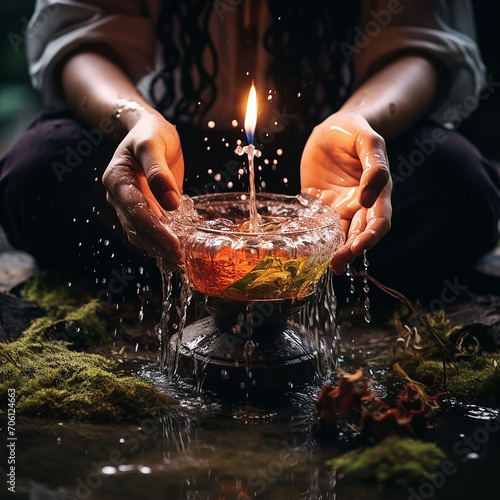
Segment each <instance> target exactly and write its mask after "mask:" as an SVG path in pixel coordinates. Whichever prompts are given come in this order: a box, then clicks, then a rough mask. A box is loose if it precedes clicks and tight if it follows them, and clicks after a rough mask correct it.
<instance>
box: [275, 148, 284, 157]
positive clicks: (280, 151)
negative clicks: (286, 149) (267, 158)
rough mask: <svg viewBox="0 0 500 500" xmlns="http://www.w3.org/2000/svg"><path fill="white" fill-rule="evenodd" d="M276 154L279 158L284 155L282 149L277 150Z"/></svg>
mask: <svg viewBox="0 0 500 500" xmlns="http://www.w3.org/2000/svg"><path fill="white" fill-rule="evenodd" d="M276 154H277V155H278V156H281V155H282V154H283V150H282V149H281V148H280V149H277V150H276Z"/></svg>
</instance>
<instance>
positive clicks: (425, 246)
mask: <svg viewBox="0 0 500 500" xmlns="http://www.w3.org/2000/svg"><path fill="white" fill-rule="evenodd" d="M472 19H473V18H472V11H471V6H470V4H469V2H467V1H463V0H461V1H453V2H452V1H445V0H440V1H430V0H420V1H413V2H410V1H404V0H400V1H398V0H374V1H368V0H363V1H360V2H341V1H329V2H326V1H321V0H314V1H312V2H307V4H306V3H303V2H295V1H292V2H286V4H285V3H283V2H278V1H276V0H269V1H262V2H250V1H249V0H243V1H238V2H229V1H226V0H220V1H216V2H206V1H202V0H190V1H186V2H173V1H167V0H165V1H163V2H161V1H160V0H143V1H139V0H135V1H134V0H130V1H127V2H115V1H114V0H101V1H96V0H82V1H80V0H79V1H71V0H38V1H37V3H36V8H35V12H34V15H33V17H32V19H31V22H30V25H29V29H28V34H29V36H28V59H29V67H30V74H31V78H32V81H33V84H34V86H35V88H37V89H38V90H39V91H40V92H41V95H42V97H43V101H44V104H45V111H44V113H43V114H42V115H41V117H39V118H38V119H37V120H35V122H34V123H33V124H32V125H31V126H30V128H29V129H28V130H27V132H26V133H25V134H24V135H23V136H22V137H21V138H20V139H19V140H18V142H17V143H16V144H15V145H14V146H13V147H12V149H11V150H10V151H9V152H8V153H7V155H6V156H5V157H4V158H3V159H2V161H1V163H0V172H1V173H0V201H1V205H2V209H1V213H0V223H1V225H2V226H3V228H4V229H5V231H6V233H7V235H8V238H9V239H10V241H11V243H12V244H13V245H14V246H15V247H17V248H20V249H23V250H26V251H27V252H29V253H31V254H32V255H34V256H35V258H36V259H37V262H38V263H39V265H40V266H41V267H51V266H56V267H63V268H66V269H73V270H76V271H78V272H80V273H84V274H86V275H87V276H92V277H93V279H94V280H95V282H96V284H97V285H98V286H101V287H102V289H106V290H107V292H109V293H108V296H109V295H110V294H111V296H112V295H113V293H118V292H120V293H121V292H122V291H123V289H125V288H127V287H128V286H129V284H130V283H135V281H138V280H139V275H140V274H142V275H143V276H146V278H140V279H145V280H146V281H147V279H150V280H154V279H155V276H157V269H156V266H155V262H154V259H150V258H148V257H146V253H147V254H148V255H149V256H150V257H154V258H158V257H160V258H162V259H163V262H165V265H170V266H176V265H178V264H179V262H180V260H181V258H182V254H181V251H180V248H179V242H178V240H177V238H176V236H175V235H174V234H172V233H171V232H170V231H169V230H168V229H167V227H166V225H164V224H162V217H167V218H168V212H169V211H171V210H174V209H176V208H177V206H178V204H179V197H180V195H181V193H183V192H184V193H186V194H188V195H193V194H200V193H203V192H213V191H214V190H215V191H216V190H229V189H232V190H236V189H248V181H247V180H246V178H245V176H243V175H241V168H242V167H243V165H240V164H239V162H240V161H241V159H238V158H237V157H235V155H234V153H233V149H234V145H235V142H236V140H237V139H243V137H244V136H243V135H242V129H241V123H242V122H243V118H244V106H245V104H246V95H247V92H248V89H249V87H250V83H251V81H254V82H255V85H256V87H257V89H258V91H259V94H260V96H261V99H260V100H259V118H258V123H257V133H256V137H257V139H256V146H257V147H260V148H261V149H262V150H263V157H262V158H261V159H260V164H259V171H258V173H259V175H260V179H259V183H260V184H259V187H260V188H265V189H266V190H267V191H281V192H285V193H290V194H295V193H298V192H299V191H302V192H304V193H307V194H310V195H312V196H316V197H318V198H319V199H321V200H323V201H324V202H325V203H329V204H331V205H332V206H333V207H334V208H336V209H337V210H338V211H339V212H340V214H341V218H342V221H341V223H342V226H343V228H344V230H345V232H346V236H347V238H346V243H345V245H344V246H343V247H342V248H341V249H340V250H339V251H338V252H337V254H336V255H335V257H334V258H333V260H332V264H331V265H332V268H333V269H334V271H335V272H336V273H337V274H339V275H341V274H342V273H343V272H344V270H345V268H346V265H347V264H348V263H351V262H353V261H354V260H355V258H356V257H357V256H359V255H361V254H362V253H363V251H364V250H368V258H369V260H370V263H371V264H370V272H371V273H372V274H373V275H374V276H376V277H377V278H378V279H380V280H381V281H383V282H384V283H386V284H387V285H389V286H391V287H395V288H399V289H401V291H403V292H405V293H407V294H409V295H410V296H417V297H418V296H419V295H423V294H431V296H432V294H435V293H440V290H442V289H443V287H446V286H448V285H447V283H451V284H452V285H453V284H454V286H455V289H458V290H459V292H458V293H460V290H462V289H463V286H462V285H461V284H460V281H458V282H457V276H460V273H461V272H463V271H464V270H465V269H467V268H469V267H470V266H471V265H472V264H473V263H474V262H475V260H476V259H477V258H478V257H480V256H481V255H482V254H484V253H485V252H487V251H488V250H490V249H491V248H492V247H493V246H494V245H495V243H496V241H497V239H498V228H497V220H498V218H499V213H500V201H499V192H498V185H499V181H498V176H497V174H496V172H495V170H494V168H493V167H492V166H491V164H490V163H489V162H488V161H487V160H486V159H485V158H484V157H482V155H481V154H480V153H479V151H478V150H477V149H476V148H475V147H474V146H473V145H472V144H470V143H469V142H468V141H467V140H466V139H465V138H464V137H462V136H461V135H460V134H459V133H457V132H456V131H455V130H453V128H450V125H451V126H453V125H457V124H458V123H459V121H460V119H461V118H460V115H458V118H457V109H459V106H461V105H463V104H464V102H465V103H467V102H468V101H467V100H468V99H476V100H477V98H478V97H481V96H482V95H483V94H481V92H482V89H483V87H484V86H485V84H487V83H488V81H487V79H486V76H485V68H484V65H483V63H482V61H481V57H480V54H479V52H478V48H477V45H476V42H475V34H474V28H473V22H472ZM101 177H102V181H103V185H102V184H101ZM245 183H246V184H245ZM111 207H112V208H111ZM391 225H392V228H391V230H390V231H389V228H390V227H391ZM122 228H123V230H124V232H123V230H122ZM386 233H387V234H386ZM124 234H125V235H126V238H127V239H128V241H127V240H126V239H125V238H124ZM113 276H114V277H115V278H116V279H115V282H114V285H113V289H112V290H111V281H110V278H111V277H113ZM118 277H119V278H120V279H118ZM117 283H121V286H118V285H117ZM443 283H445V284H444V285H443ZM107 287H108V288H107ZM120 288H121V289H120ZM132 288H133V287H132ZM113 290H117V291H116V292H114V291H113ZM111 298H113V297H111Z"/></svg>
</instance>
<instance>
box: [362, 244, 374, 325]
mask: <svg viewBox="0 0 500 500" xmlns="http://www.w3.org/2000/svg"><path fill="white" fill-rule="evenodd" d="M368 265H369V262H368V259H367V258H366V250H363V268H364V272H365V275H364V276H363V292H364V293H365V300H364V303H363V306H364V309H365V321H366V322H367V323H370V322H371V320H372V315H371V313H370V297H369V295H368V293H369V292H370V285H369V284H368V278H367V276H366V275H367V274H368Z"/></svg>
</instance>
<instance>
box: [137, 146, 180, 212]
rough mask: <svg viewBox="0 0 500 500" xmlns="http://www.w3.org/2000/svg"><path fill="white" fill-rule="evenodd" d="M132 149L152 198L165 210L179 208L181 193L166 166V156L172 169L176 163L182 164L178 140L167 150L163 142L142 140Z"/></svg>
mask: <svg viewBox="0 0 500 500" xmlns="http://www.w3.org/2000/svg"><path fill="white" fill-rule="evenodd" d="M176 142H177V144H176ZM134 149H135V151H134V153H135V154H134V156H135V158H136V159H137V160H138V162H139V163H140V164H141V166H142V168H143V170H144V174H145V176H146V180H147V183H148V186H149V188H150V190H151V192H152V193H153V195H154V197H155V198H156V199H157V200H158V202H159V204H160V205H161V206H162V208H164V209H165V210H175V209H176V208H177V207H178V206H179V198H180V194H181V193H180V188H179V186H178V185H177V182H176V179H175V176H174V174H173V173H172V170H171V169H170V168H169V166H168V164H167V156H170V158H169V162H170V164H171V165H172V167H173V166H174V165H176V164H177V163H183V157H182V150H181V147H180V143H179V142H178V140H177V141H175V140H174V141H173V144H171V145H169V147H168V148H167V145H166V143H165V141H163V140H144V141H141V142H139V143H138V144H135V145H134ZM170 149H171V150H172V151H173V154H172V152H171V151H169V150H170Z"/></svg>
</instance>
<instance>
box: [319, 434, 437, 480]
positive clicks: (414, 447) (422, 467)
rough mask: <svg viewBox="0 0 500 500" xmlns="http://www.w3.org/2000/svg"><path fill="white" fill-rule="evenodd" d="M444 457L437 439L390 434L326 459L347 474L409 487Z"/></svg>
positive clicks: (355, 477)
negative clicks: (431, 441)
mask: <svg viewBox="0 0 500 500" xmlns="http://www.w3.org/2000/svg"><path fill="white" fill-rule="evenodd" d="M444 458H445V454H444V453H443V451H441V450H440V449H439V448H438V447H437V446H436V445H435V444H434V443H425V442H423V441H419V440H416V439H411V438H399V437H390V438H387V439H385V440H383V441H382V442H380V443H379V444H377V445H375V446H372V447H369V448H365V449H364V450H362V451H359V452H356V453H353V454H351V455H348V456H344V457H339V458H334V459H333V460H330V461H329V462H327V463H328V465H331V466H332V467H333V468H335V469H336V470H337V472H341V473H343V474H344V475H345V477H346V478H352V479H361V480H363V481H376V482H378V483H383V484H395V485H399V486H404V487H406V486H408V485H410V484H412V483H414V482H416V481H419V480H422V479H426V478H427V476H426V473H432V472H433V471H435V470H436V468H437V467H439V465H440V463H441V461H442V460H443V459H444Z"/></svg>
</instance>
